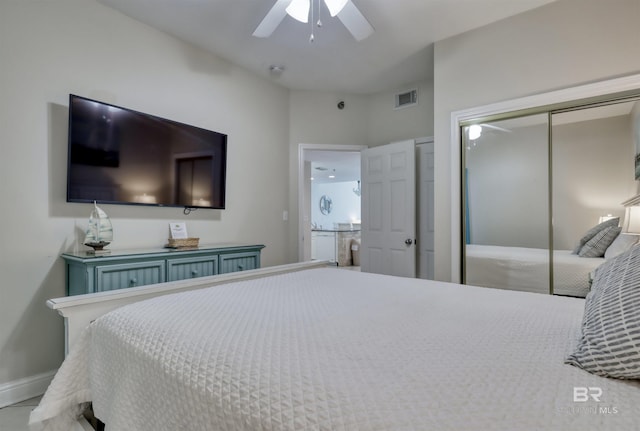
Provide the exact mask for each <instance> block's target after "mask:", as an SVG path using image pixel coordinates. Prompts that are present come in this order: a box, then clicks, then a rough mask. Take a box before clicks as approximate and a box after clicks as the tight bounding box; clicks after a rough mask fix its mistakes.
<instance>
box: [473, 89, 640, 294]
mask: <svg viewBox="0 0 640 431" xmlns="http://www.w3.org/2000/svg"><path fill="white" fill-rule="evenodd" d="M478 126H480V127H478ZM637 130H640V101H637V100H631V101H625V102H624V103H609V104H604V105H603V106H601V105H598V106H590V107H586V108H581V109H566V110H557V111H553V112H551V113H550V114H549V113H547V112H542V113H536V114H532V115H526V116H518V117H515V118H509V119H504V120H498V121H486V122H483V121H475V122H474V124H473V125H471V124H469V125H465V126H464V127H463V132H464V133H463V146H464V148H463V149H464V176H463V185H464V204H465V205H464V214H463V220H464V223H463V224H464V226H463V231H464V235H463V240H464V247H463V249H464V265H463V270H464V274H463V275H464V281H465V283H466V284H471V285H479V286H486V287H495V288H502V289H512V290H521V291H528V292H537V293H547V294H548V293H552V294H556V295H567V296H578V297H584V296H586V294H587V293H588V291H589V287H590V280H591V277H592V274H593V271H594V270H595V269H596V268H597V267H598V266H600V265H601V264H602V263H603V262H604V261H605V259H606V258H610V257H611V256H612V255H613V254H614V253H618V252H620V251H624V249H626V248H628V247H630V246H631V245H633V244H635V243H636V242H637V238H638V235H637V234H638V233H640V232H636V231H640V229H638V228H635V227H634V226H633V223H631V225H630V214H631V212H632V211H631V209H633V207H627V208H625V206H624V205H623V202H625V201H627V200H628V199H629V197H630V196H635V195H637V194H638V190H637V183H636V181H635V173H634V156H635V152H636V149H635V146H636V144H635V143H634V139H633V136H634V131H637ZM638 209H640V207H639V208H638ZM603 222H604V223H603ZM601 223H603V224H601ZM596 226H599V227H598V228H596ZM605 228H611V229H609V230H607V232H606V233H605V232H603V230H604V229H605ZM594 232H595V233H594ZM592 234H593V235H592ZM588 235H591V236H590V237H589V238H588V239H587V240H584V238H586V236H588ZM581 240H582V243H581V242H580V241H581ZM588 240H591V244H590V245H589V247H585V246H586V243H587V242H589V241H588ZM593 244H596V247H595V248H594V247H593Z"/></svg>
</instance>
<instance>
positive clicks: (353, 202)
mask: <svg viewBox="0 0 640 431" xmlns="http://www.w3.org/2000/svg"><path fill="white" fill-rule="evenodd" d="M357 187H358V183H357V182H356V181H340V182H337V183H322V184H316V183H315V182H312V184H311V222H312V223H315V224H316V225H318V226H322V228H323V229H333V227H334V226H333V224H334V223H353V222H354V221H355V220H358V222H359V220H360V196H358V195H356V194H355V193H354V192H353V189H355V188H357ZM323 195H326V196H328V197H329V198H330V199H331V202H332V204H333V208H332V210H331V212H330V213H329V214H322V212H321V211H320V198H321V197H322V196H323Z"/></svg>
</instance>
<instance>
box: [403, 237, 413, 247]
mask: <svg viewBox="0 0 640 431" xmlns="http://www.w3.org/2000/svg"><path fill="white" fill-rule="evenodd" d="M404 243H405V244H407V245H411V244H413V240H412V239H411V238H407V239H405V240H404Z"/></svg>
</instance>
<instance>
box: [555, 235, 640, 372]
mask: <svg viewBox="0 0 640 431" xmlns="http://www.w3.org/2000/svg"><path fill="white" fill-rule="evenodd" d="M565 363H567V364H571V365H574V366H576V367H580V368H582V369H584V370H585V371H588V372H590V373H593V374H597V375H599V376H606V377H615V378H620V379H640V246H634V247H632V248H631V249H629V250H628V251H626V252H624V253H622V254H620V255H618V256H616V257H614V258H613V259H611V260H608V261H606V262H605V263H604V264H602V265H601V266H600V267H599V268H598V269H596V272H595V278H594V280H593V286H592V288H591V291H590V292H589V294H588V295H587V299H586V303H585V310H584V317H583V320H582V336H581V338H580V341H579V342H578V346H577V347H576V350H575V352H574V353H572V354H571V355H569V357H567V359H566V360H565Z"/></svg>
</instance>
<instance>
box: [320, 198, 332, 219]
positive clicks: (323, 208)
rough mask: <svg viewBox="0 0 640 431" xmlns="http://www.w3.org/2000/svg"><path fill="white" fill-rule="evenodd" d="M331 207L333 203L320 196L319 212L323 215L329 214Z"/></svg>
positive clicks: (329, 199)
mask: <svg viewBox="0 0 640 431" xmlns="http://www.w3.org/2000/svg"><path fill="white" fill-rule="evenodd" d="M332 207H333V202H332V201H331V198H330V197H329V196H327V195H322V197H321V198H320V212H321V213H322V214H324V215H327V214H330V213H331V208H332Z"/></svg>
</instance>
